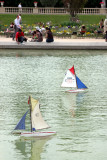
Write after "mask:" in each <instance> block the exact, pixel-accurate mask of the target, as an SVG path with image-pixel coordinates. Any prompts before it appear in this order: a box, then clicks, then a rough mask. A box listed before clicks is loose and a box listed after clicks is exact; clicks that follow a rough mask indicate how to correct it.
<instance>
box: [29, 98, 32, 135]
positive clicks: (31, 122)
mask: <svg viewBox="0 0 107 160" xmlns="http://www.w3.org/2000/svg"><path fill="white" fill-rule="evenodd" d="M29 107H30V124H31V132H32V116H31V110H32V105H31V96H29Z"/></svg>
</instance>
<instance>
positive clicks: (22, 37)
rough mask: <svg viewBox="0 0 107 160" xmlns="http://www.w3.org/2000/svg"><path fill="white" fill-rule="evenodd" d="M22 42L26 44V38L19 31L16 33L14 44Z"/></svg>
mask: <svg viewBox="0 0 107 160" xmlns="http://www.w3.org/2000/svg"><path fill="white" fill-rule="evenodd" d="M23 41H25V42H27V38H26V37H25V36H24V33H23V32H22V30H21V29H19V30H18V32H17V33H16V42H17V43H18V44H19V43H23Z"/></svg>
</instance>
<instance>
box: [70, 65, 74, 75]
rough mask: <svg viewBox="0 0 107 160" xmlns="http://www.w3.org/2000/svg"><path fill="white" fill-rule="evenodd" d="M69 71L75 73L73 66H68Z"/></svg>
mask: <svg viewBox="0 0 107 160" xmlns="http://www.w3.org/2000/svg"><path fill="white" fill-rule="evenodd" d="M69 71H70V72H72V74H75V70H74V66H73V67H72V68H70V69H69Z"/></svg>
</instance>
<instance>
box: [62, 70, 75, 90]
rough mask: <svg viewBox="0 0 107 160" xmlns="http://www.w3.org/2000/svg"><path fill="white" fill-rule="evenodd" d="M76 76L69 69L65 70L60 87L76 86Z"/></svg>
mask: <svg viewBox="0 0 107 160" xmlns="http://www.w3.org/2000/svg"><path fill="white" fill-rule="evenodd" d="M76 86H77V85H76V77H75V74H73V73H72V72H71V71H70V70H68V71H67V73H66V76H65V78H64V80H63V82H62V85H61V87H76Z"/></svg>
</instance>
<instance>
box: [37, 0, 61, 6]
mask: <svg viewBox="0 0 107 160" xmlns="http://www.w3.org/2000/svg"><path fill="white" fill-rule="evenodd" d="M57 1H58V0H40V2H41V4H42V6H43V7H54V6H55V4H56V3H57Z"/></svg>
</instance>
